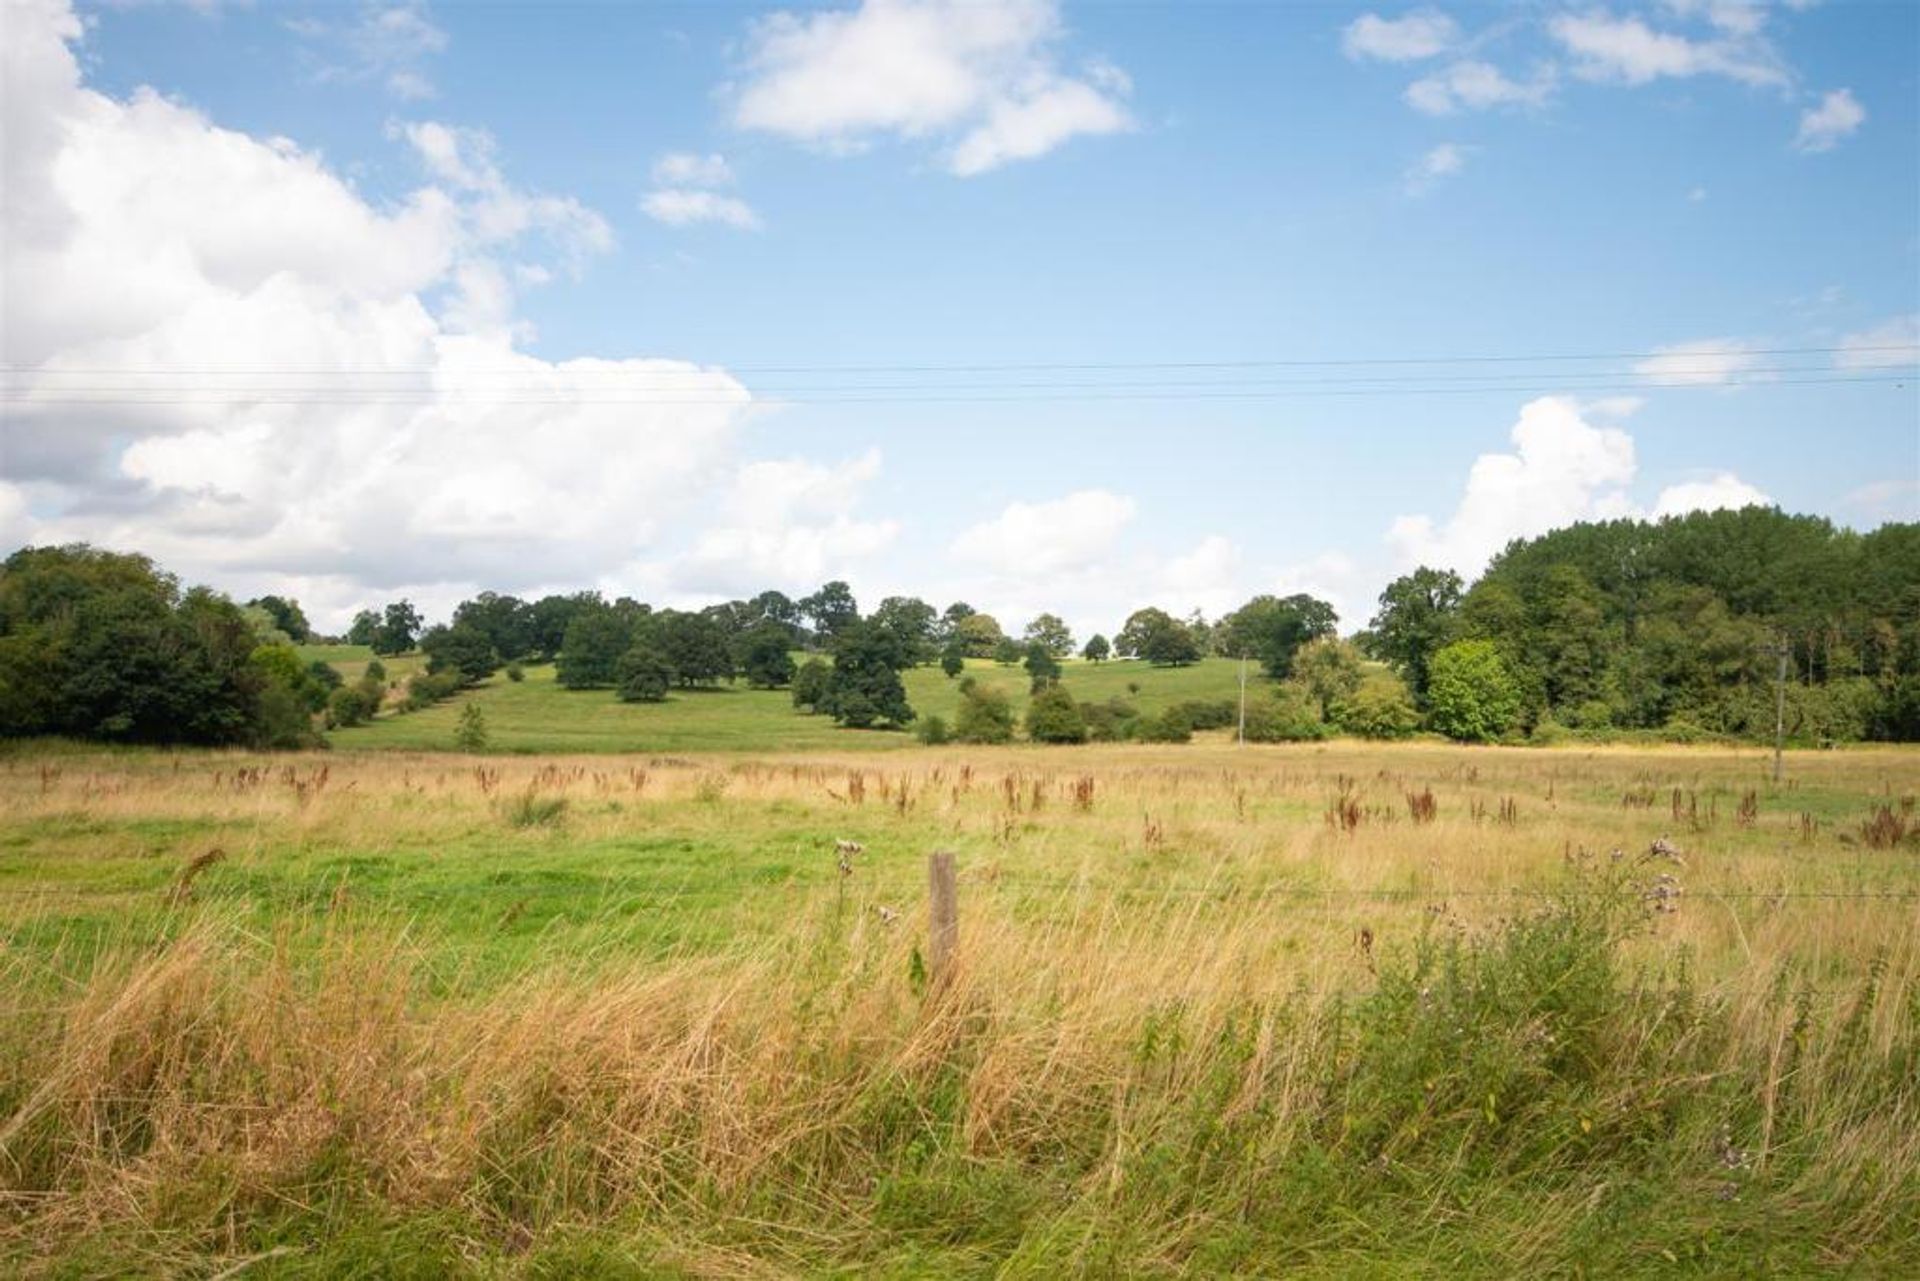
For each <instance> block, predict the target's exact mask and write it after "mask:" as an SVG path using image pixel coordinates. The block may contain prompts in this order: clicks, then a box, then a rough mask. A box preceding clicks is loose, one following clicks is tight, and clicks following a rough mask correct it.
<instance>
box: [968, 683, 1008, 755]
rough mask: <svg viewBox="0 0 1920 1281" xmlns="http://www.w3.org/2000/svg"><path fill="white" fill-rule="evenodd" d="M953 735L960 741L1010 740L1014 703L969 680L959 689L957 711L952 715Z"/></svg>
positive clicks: (995, 741)
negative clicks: (958, 710)
mask: <svg viewBox="0 0 1920 1281" xmlns="http://www.w3.org/2000/svg"><path fill="white" fill-rule="evenodd" d="M953 736H954V737H955V738H956V739H958V740H959V741H960V742H962V743H1007V742H1011V741H1012V740H1013V704H1012V703H1011V702H1010V701H1008V699H1007V696H1006V695H1005V694H1002V693H1001V692H1000V691H999V690H997V689H988V688H987V687H986V686H984V685H980V684H977V683H968V684H967V685H965V686H963V687H962V688H961V690H960V712H959V714H958V715H957V716H955V717H954V722H953Z"/></svg>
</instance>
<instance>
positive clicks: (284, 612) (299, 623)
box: [247, 596, 313, 645]
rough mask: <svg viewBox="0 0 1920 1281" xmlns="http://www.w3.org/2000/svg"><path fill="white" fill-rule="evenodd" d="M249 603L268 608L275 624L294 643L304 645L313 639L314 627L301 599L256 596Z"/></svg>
mask: <svg viewBox="0 0 1920 1281" xmlns="http://www.w3.org/2000/svg"><path fill="white" fill-rule="evenodd" d="M247 605H248V606H249V607H250V608H253V609H264V610H266V611H267V613H268V614H270V615H272V617H273V625H274V626H275V627H277V628H279V629H280V630H281V631H283V632H285V633H286V634H287V639H288V640H290V641H292V642H293V643H294V644H296V645H304V644H306V643H307V641H308V640H310V639H312V637H313V628H312V627H311V626H309V625H308V623H307V616H306V614H305V613H304V612H303V611H302V610H301V608H300V602H299V601H296V600H288V599H287V598H286V597H284V596H256V597H255V598H254V599H252V600H250V601H248V602H247Z"/></svg>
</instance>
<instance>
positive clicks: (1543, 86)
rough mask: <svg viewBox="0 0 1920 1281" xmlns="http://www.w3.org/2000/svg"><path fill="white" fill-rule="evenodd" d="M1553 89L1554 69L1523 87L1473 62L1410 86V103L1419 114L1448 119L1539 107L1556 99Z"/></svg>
mask: <svg viewBox="0 0 1920 1281" xmlns="http://www.w3.org/2000/svg"><path fill="white" fill-rule="evenodd" d="M1553 89H1554V73H1553V70H1552V68H1551V67H1542V68H1540V69H1539V70H1538V71H1536V72H1535V73H1534V76H1533V79H1531V80H1529V81H1526V82H1524V83H1523V82H1521V81H1518V80H1512V79H1509V78H1508V76H1507V75H1506V73H1505V72H1503V71H1501V70H1500V69H1499V68H1498V67H1496V66H1493V65H1492V64H1491V63H1486V62H1479V61H1475V60H1472V59H1469V60H1466V61H1462V62H1456V63H1453V64H1452V65H1451V66H1448V67H1446V68H1445V69H1444V70H1441V71H1439V72H1436V73H1435V74H1433V75H1430V76H1425V77H1422V78H1421V79H1419V80H1416V81H1414V82H1413V83H1412V84H1410V85H1408V86H1407V92H1406V99H1407V103H1408V105H1409V106H1411V107H1413V108H1414V109H1415V110H1416V111H1423V112H1425V113H1426V114H1427V115H1430V116H1446V115H1452V114H1453V113H1454V112H1456V111H1463V110H1464V111H1485V110H1486V109H1488V108H1490V107H1507V106H1514V107H1538V106H1540V105H1541V104H1543V103H1545V102H1546V101H1547V99H1549V98H1551V97H1552V96H1553Z"/></svg>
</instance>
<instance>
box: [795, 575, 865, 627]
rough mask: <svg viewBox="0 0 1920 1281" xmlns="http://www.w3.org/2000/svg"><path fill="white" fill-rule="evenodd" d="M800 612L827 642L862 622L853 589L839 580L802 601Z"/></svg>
mask: <svg viewBox="0 0 1920 1281" xmlns="http://www.w3.org/2000/svg"><path fill="white" fill-rule="evenodd" d="M800 612H801V613H802V614H804V615H806V617H808V618H809V619H811V620H812V621H813V630H814V631H816V632H818V633H819V634H820V636H821V638H822V639H823V640H827V641H832V640H834V639H835V638H837V637H838V636H839V635H840V633H841V632H842V631H844V630H845V629H846V628H848V627H851V626H853V625H854V624H855V623H858V622H859V621H860V606H859V604H858V603H857V602H856V601H855V600H854V599H853V589H852V588H851V587H848V586H847V585H846V584H845V583H843V582H840V581H839V580H837V579H836V580H835V581H833V582H831V583H827V584H825V585H823V586H822V587H821V588H820V590H819V591H817V592H815V593H814V594H813V595H811V596H808V597H805V598H804V599H802V600H801V601H800Z"/></svg>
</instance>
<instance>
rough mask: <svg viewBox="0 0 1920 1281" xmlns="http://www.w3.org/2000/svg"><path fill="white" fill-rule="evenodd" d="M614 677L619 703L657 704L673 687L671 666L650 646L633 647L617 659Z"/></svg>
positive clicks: (664, 657)
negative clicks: (615, 676)
mask: <svg viewBox="0 0 1920 1281" xmlns="http://www.w3.org/2000/svg"><path fill="white" fill-rule="evenodd" d="M616 675H617V680H618V684H617V685H616V686H615V689H616V690H617V691H618V693H619V695H620V701H621V702H623V703H660V702H664V701H666V697H667V688H668V687H669V686H671V685H672V684H673V664H671V663H669V662H668V661H667V657H666V655H664V654H662V653H661V652H660V651H659V650H657V649H654V648H653V647H652V646H650V645H635V646H634V647H633V648H632V649H630V650H628V651H627V652H626V653H624V654H622V655H621V656H620V666H619V669H618V672H617V674H616Z"/></svg>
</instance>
